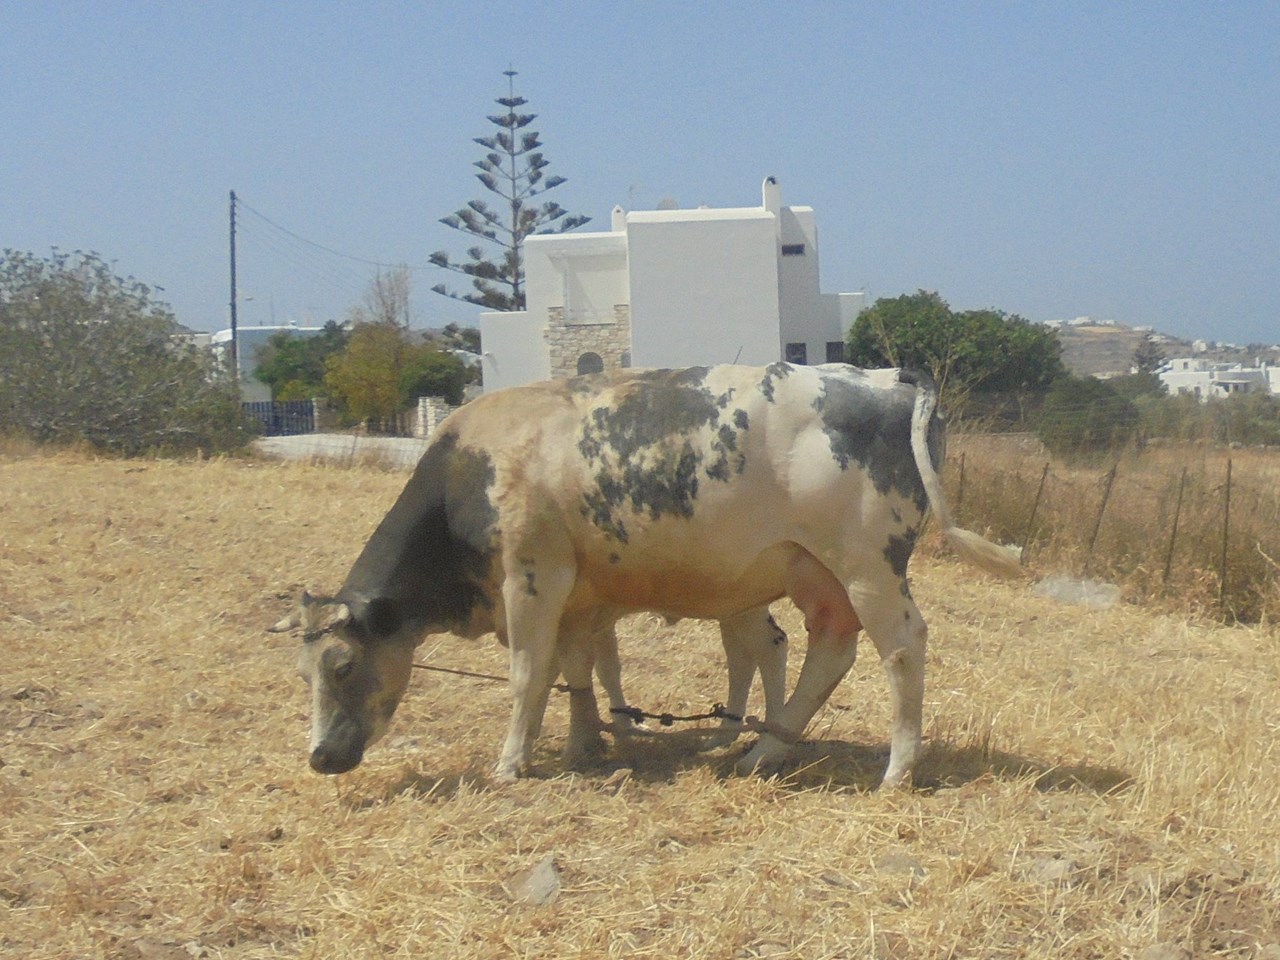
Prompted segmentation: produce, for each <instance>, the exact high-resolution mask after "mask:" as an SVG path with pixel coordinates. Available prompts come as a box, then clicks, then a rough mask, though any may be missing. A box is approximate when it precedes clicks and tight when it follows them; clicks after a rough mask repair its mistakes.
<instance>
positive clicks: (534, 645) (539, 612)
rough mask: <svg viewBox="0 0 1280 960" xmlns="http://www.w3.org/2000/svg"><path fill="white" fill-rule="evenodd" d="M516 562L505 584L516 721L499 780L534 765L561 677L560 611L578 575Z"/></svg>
mask: <svg viewBox="0 0 1280 960" xmlns="http://www.w3.org/2000/svg"><path fill="white" fill-rule="evenodd" d="M511 566H512V565H511V564H508V565H507V571H506V579H505V581H504V582H503V585H502V596H503V601H504V605H505V607H506V614H507V638H508V643H509V644H510V647H511V700H512V703H511V725H510V727H509V728H508V729H507V739H506V743H505V744H504V745H503V747H502V755H501V756H500V757H499V759H498V766H497V770H496V771H495V775H496V776H497V778H498V779H499V780H514V779H516V778H517V777H519V776H520V775H521V774H523V773H525V772H526V771H527V769H528V766H529V758H530V756H532V754H533V741H534V740H535V739H536V738H537V736H538V732H539V731H540V730H541V729H542V717H543V714H544V713H545V712H546V709H547V697H548V696H549V695H550V693H551V684H552V683H553V682H554V681H555V678H556V672H557V667H558V663H557V660H556V638H557V633H558V631H559V627H560V616H561V614H562V613H563V611H564V604H565V601H566V600H567V599H568V597H569V592H570V590H572V589H573V580H574V571H573V568H572V567H571V566H567V565H561V564H551V563H546V562H538V561H536V560H533V559H519V560H518V561H517V563H516V567H515V569H514V571H513V570H512V569H511ZM513 574H514V575H513Z"/></svg>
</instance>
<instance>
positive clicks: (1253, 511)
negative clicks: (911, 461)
mask: <svg viewBox="0 0 1280 960" xmlns="http://www.w3.org/2000/svg"><path fill="white" fill-rule="evenodd" d="M952 446H953V452H952V455H951V456H950V458H949V463H948V467H947V484H948V487H949V490H948V495H949V497H950V498H951V500H952V504H953V509H954V511H955V513H956V516H957V518H958V519H959V521H960V522H961V523H963V524H966V525H969V526H972V527H976V528H978V529H985V530H987V531H988V533H989V534H990V535H992V536H994V537H996V538H997V539H1000V540H1002V541H1003V542H1006V543H1010V544H1014V545H1017V546H1020V547H1022V548H1023V562H1024V563H1025V564H1026V565H1028V566H1029V567H1030V568H1031V569H1032V570H1033V571H1035V572H1037V573H1048V572H1066V573H1070V574H1072V575H1074V576H1079V577H1082V578H1086V577H1096V578H1101V579H1106V580H1109V581H1111V582H1113V583H1116V584H1118V585H1120V586H1121V588H1122V590H1123V591H1124V593H1125V595H1126V596H1127V597H1129V598H1131V599H1135V600H1143V601H1148V602H1155V603H1157V604H1158V605H1162V606H1166V607H1169V608H1177V609H1185V610H1192V611H1195V612H1198V613H1204V614H1207V615H1211V616H1213V617H1215V618H1218V619H1224V620H1228V621H1241V622H1258V621H1262V620H1274V619H1276V618H1277V616H1280V587H1278V578H1280V564H1278V563H1277V559H1280V451H1277V450H1231V449H1224V448H1221V447H1210V446H1209V445H1204V444H1170V445H1167V446H1160V447H1156V448H1148V449H1147V450H1145V451H1141V452H1137V451H1130V452H1128V453H1126V454H1124V455H1122V456H1120V457H1117V458H1116V459H1115V460H1113V461H1112V462H1111V463H1110V464H1107V465H1102V466H1097V467H1072V466H1069V465H1066V464H1062V463H1060V462H1057V461H1054V460H1052V459H1051V458H1049V457H1048V456H1047V455H1046V454H1045V453H1044V452H1043V448H1039V447H1038V445H1037V444H1036V443H1035V441H1034V440H1032V439H1030V438H1028V437H1026V436H1021V437H1003V438H1001V437H991V436H988V437H981V436H967V437H965V436H961V437H956V438H954V440H953V444H952Z"/></svg>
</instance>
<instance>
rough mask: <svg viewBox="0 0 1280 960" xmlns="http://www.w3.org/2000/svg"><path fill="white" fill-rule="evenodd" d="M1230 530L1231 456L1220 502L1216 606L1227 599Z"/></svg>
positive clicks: (1222, 603)
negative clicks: (1220, 550)
mask: <svg viewBox="0 0 1280 960" xmlns="http://www.w3.org/2000/svg"><path fill="white" fill-rule="evenodd" d="M1230 530H1231V458H1230V457H1227V487H1226V493H1225V494H1224V496H1223V502H1222V563H1221V564H1220V572H1219V576H1218V606H1220V607H1223V608H1225V607H1226V601H1227V534H1228V533H1229V532H1230Z"/></svg>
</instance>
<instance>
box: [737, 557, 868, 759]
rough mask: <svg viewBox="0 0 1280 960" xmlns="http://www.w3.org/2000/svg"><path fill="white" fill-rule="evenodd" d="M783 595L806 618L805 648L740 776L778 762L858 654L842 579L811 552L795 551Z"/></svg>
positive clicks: (854, 625) (856, 622) (854, 623)
mask: <svg viewBox="0 0 1280 960" xmlns="http://www.w3.org/2000/svg"><path fill="white" fill-rule="evenodd" d="M787 595H788V596H789V597H790V598H791V600H792V602H793V603H795V605H796V606H797V607H799V608H800V611H801V612H802V613H803V614H804V622H805V629H806V630H807V631H808V634H809V649H808V650H807V651H806V653H805V658H804V664H803V665H802V666H801V668H800V676H799V678H798V679H797V680H796V686H795V690H793V691H792V693H791V697H790V699H788V700H787V701H786V703H785V704H784V705H783V706H782V708H781V709H780V710H777V711H776V712H775V711H772V710H768V711H767V713H768V716H767V717H766V730H765V733H764V734H763V735H762V736H761V737H760V739H759V741H757V743H756V745H755V746H754V747H752V748H751V750H750V751H748V753H747V755H746V756H744V757H743V758H742V759H741V760H739V761H738V766H737V769H738V772H739V773H742V774H747V773H752V772H754V771H758V770H768V769H770V768H773V767H776V766H777V765H778V764H779V763H781V762H782V760H783V759H784V758H785V757H786V755H787V752H788V750H790V748H791V745H792V744H794V743H795V742H796V741H797V740H799V739H800V737H801V736H802V735H803V734H804V730H805V727H807V726H808V725H809V721H810V720H812V719H813V715H814V714H815V713H817V712H818V709H819V708H820V707H821V706H822V705H823V704H824V703H826V701H827V698H828V697H830V696H831V692H832V691H833V690H835V688H836V686H837V685H838V684H839V683H840V681H841V680H842V679H844V675H845V674H846V673H848V672H849V668H850V667H852V666H853V661H854V658H855V657H856V656H857V652H858V629H859V627H860V626H861V624H860V622H859V619H858V615H857V614H856V613H855V612H854V609H853V606H852V604H850V602H849V595H848V593H847V592H846V591H845V588H844V587H843V586H842V585H841V583H840V581H839V580H837V579H836V577H835V575H834V574H833V573H832V572H831V571H830V570H828V569H827V568H826V567H825V566H823V565H822V564H821V563H820V562H819V561H818V560H817V559H816V558H815V557H814V556H813V555H812V554H810V553H807V552H805V551H803V550H799V551H798V552H797V554H796V555H795V557H793V559H792V560H791V562H790V564H789V566H788V571H787ZM766 693H767V688H766ZM775 697H776V694H775ZM766 706H767V700H766Z"/></svg>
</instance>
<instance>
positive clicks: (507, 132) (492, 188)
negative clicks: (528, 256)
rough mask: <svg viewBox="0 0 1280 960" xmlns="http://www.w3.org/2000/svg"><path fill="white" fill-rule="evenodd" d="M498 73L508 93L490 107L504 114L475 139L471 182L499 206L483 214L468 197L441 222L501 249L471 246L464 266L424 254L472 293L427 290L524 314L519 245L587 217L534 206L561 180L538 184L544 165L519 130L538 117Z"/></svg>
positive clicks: (510, 76)
mask: <svg viewBox="0 0 1280 960" xmlns="http://www.w3.org/2000/svg"><path fill="white" fill-rule="evenodd" d="M504 75H505V76H506V77H507V90H508V94H507V96H505V97H499V98H498V99H497V100H496V101H495V102H496V103H497V104H498V105H499V106H501V107H504V108H506V112H505V113H501V114H496V115H493V116H490V117H489V122H490V123H492V124H493V125H494V126H496V127H497V128H498V132H497V133H495V134H494V135H493V136H489V137H476V138H475V142H476V143H478V144H480V146H482V147H484V148H485V150H486V151H488V152H487V153H486V154H485V155H484V158H483V159H481V160H477V161H476V162H475V166H477V167H479V168H480V173H478V174H476V179H478V180H479V181H480V183H481V184H483V185H484V188H485V189H486V190H488V191H489V192H490V193H493V194H495V195H497V196H498V197H499V198H500V199H501V201H502V203H501V205H500V208H499V209H496V210H495V209H490V207H489V206H488V204H486V203H485V202H484V201H483V200H472V201H471V202H470V203H468V204H467V205H466V206H465V207H463V208H462V209H460V210H458V211H457V212H456V213H454V214H452V215H451V216H448V217H445V218H443V219H442V220H441V221H440V222H441V223H443V224H444V225H445V226H448V227H452V228H453V229H455V230H460V231H462V232H463V233H465V234H467V235H468V236H470V237H473V238H474V239H476V240H479V241H482V242H483V243H486V244H493V245H496V246H497V247H498V248H499V250H500V251H501V252H500V254H499V256H498V257H496V258H494V259H490V258H489V257H487V256H486V255H485V251H484V247H483V246H480V245H479V244H477V245H476V246H473V247H470V248H469V249H468V250H467V260H466V261H464V262H456V261H454V260H451V259H450V258H449V255H448V254H447V253H445V252H444V251H437V252H435V253H433V254H431V257H430V259H431V262H432V263H433V264H435V265H436V266H438V267H443V268H444V269H446V270H452V271H454V272H455V273H461V274H464V275H465V276H468V277H470V278H471V285H472V287H473V288H474V290H475V292H474V293H465V294H459V293H455V292H454V291H452V290H450V289H448V288H447V287H446V286H445V285H444V284H437V285H436V286H434V287H432V288H431V289H432V290H433V291H435V292H436V293H439V294H442V295H443V296H446V297H453V298H454V299H455V300H465V301H466V302H468V303H474V304H476V305H477V306H482V307H487V308H488V309H490V310H523V309H524V305H525V291H524V241H525V240H526V239H527V238H528V237H530V236H532V235H533V234H539V233H564V232H565V231H568V230H573V229H574V228H576V227H580V226H582V225H583V224H584V223H587V222H588V221H590V219H591V218H590V217H586V216H581V215H573V216H570V215H569V214H568V211H567V210H565V209H564V208H563V207H561V206H560V204H558V203H556V202H555V201H547V202H545V203H544V202H541V201H537V202H535V198H536V197H540V196H541V195H542V194H544V193H546V192H547V191H548V190H553V189H555V188H556V187H558V186H560V185H561V184H562V183H564V182H565V178H564V177H547V178H546V179H543V171H544V170H545V169H546V167H547V166H548V165H549V164H550V161H549V160H547V159H546V158H545V157H544V156H543V155H542V153H541V152H540V151H539V149H538V148H539V147H541V146H542V142H541V141H540V140H539V139H538V134H537V133H536V132H535V131H533V130H528V129H526V128H527V127H528V126H529V124H531V123H532V122H533V121H534V120H535V119H536V118H537V114H533V113H518V112H517V110H518V109H519V108H520V107H523V106H524V105H525V104H526V103H527V102H528V101H526V100H525V99H524V98H523V97H518V96H516V94H515V80H514V78H515V76H516V72H515V71H514V70H506V71H504Z"/></svg>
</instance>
